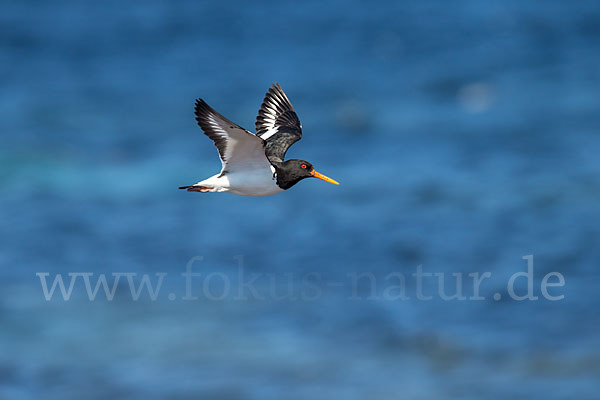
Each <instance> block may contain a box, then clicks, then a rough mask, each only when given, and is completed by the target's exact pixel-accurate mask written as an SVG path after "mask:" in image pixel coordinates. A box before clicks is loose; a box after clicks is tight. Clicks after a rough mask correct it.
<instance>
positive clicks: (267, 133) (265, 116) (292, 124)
mask: <svg viewBox="0 0 600 400" xmlns="http://www.w3.org/2000/svg"><path fill="white" fill-rule="evenodd" d="M256 135H257V136H259V137H260V138H261V139H263V140H264V141H265V142H266V143H265V153H266V154H267V158H268V159H269V160H270V161H276V162H283V159H284V157H285V153H286V152H287V150H288V148H289V147H290V146H291V145H293V144H294V143H296V142H297V141H298V140H300V139H301V138H302V124H301V123H300V120H299V119H298V116H297V115H296V111H294V107H292V104H291V103H290V100H289V99H288V98H287V96H286V95H285V93H284V92H283V89H282V88H281V86H279V84H278V83H276V84H274V85H273V86H271V88H270V89H269V91H268V92H267V94H266V95H265V99H264V100H263V103H262V105H261V106H260V110H259V111H258V116H257V117H256Z"/></svg>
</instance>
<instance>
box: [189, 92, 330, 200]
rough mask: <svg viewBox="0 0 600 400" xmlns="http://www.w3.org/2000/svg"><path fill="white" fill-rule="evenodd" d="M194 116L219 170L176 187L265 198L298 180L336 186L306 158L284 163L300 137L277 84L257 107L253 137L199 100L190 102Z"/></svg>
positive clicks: (297, 124) (295, 118)
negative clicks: (213, 150)
mask: <svg viewBox="0 0 600 400" xmlns="http://www.w3.org/2000/svg"><path fill="white" fill-rule="evenodd" d="M195 114H196V121H198V125H200V128H202V130H203V131H204V133H205V134H206V136H208V137H209V138H210V139H212V140H213V141H214V142H215V146H216V147H217V149H218V150H219V157H220V158H221V164H222V167H221V172H219V173H218V174H216V175H214V176H211V177H210V178H208V179H205V180H203V181H200V182H198V183H196V184H194V185H190V186H181V187H180V188H179V189H187V191H188V192H201V193H206V192H229V193H234V194H237V195H241V196H268V195H271V194H275V193H279V192H282V191H284V190H287V189H289V188H291V187H292V186H294V185H295V184H296V183H298V182H300V181H301V180H302V179H304V178H311V177H312V178H319V179H322V180H324V181H326V182H330V183H334V184H336V185H339V183H338V182H336V181H334V180H333V179H331V178H328V177H326V176H325V175H323V174H321V173H319V172H317V171H315V169H314V167H313V165H312V164H311V163H309V162H308V161H304V160H287V161H284V158H285V153H286V152H287V150H288V149H289V147H290V146H291V145H293V144H294V143H296V142H297V141H298V140H300V139H301V138H302V124H301V123H300V120H299V119H298V116H297V115H296V111H294V107H292V104H291V103H290V100H289V99H288V98H287V96H286V95H285V93H284V92H283V89H281V86H279V84H278V83H275V84H274V85H273V86H271V88H270V89H269V91H268V92H267V93H266V95H265V99H264V100H263V103H262V105H261V107H260V110H259V111H258V116H257V117H256V135H255V134H253V133H252V132H250V131H247V130H246V129H244V128H242V127H240V126H239V125H236V124H234V123H233V122H231V121H230V120H228V119H227V118H225V117H224V116H222V115H221V114H219V113H218V112H216V111H215V110H213V109H212V108H211V107H210V106H209V105H208V104H206V103H205V102H204V100H202V99H198V100H196V107H195Z"/></svg>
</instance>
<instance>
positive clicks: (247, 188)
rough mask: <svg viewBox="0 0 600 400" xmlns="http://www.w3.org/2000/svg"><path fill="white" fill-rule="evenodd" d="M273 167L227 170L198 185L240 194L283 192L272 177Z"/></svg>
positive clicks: (217, 190) (258, 194)
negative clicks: (221, 174)
mask: <svg viewBox="0 0 600 400" xmlns="http://www.w3.org/2000/svg"><path fill="white" fill-rule="evenodd" d="M272 168H273V167H271V166H270V165H269V167H268V168H255V169H249V170H243V171H239V170H238V171H233V172H227V173H226V174H225V175H223V176H218V175H215V176H212V177H210V178H208V179H206V180H204V181H202V182H198V185H203V186H209V187H212V188H214V189H215V190H214V191H215V192H229V193H234V194H237V195H240V196H268V195H271V194H275V193H280V192H283V189H282V188H280V187H279V186H277V181H276V179H275V178H274V177H273V171H274V170H273V169H272Z"/></svg>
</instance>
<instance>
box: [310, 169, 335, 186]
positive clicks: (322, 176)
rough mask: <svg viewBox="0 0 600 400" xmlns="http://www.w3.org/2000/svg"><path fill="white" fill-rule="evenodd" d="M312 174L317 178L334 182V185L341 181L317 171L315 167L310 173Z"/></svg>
mask: <svg viewBox="0 0 600 400" xmlns="http://www.w3.org/2000/svg"><path fill="white" fill-rule="evenodd" d="M310 174H311V175H312V176H314V177H315V178H319V179H322V180H324V181H325V182H329V183H333V184H334V185H339V184H340V183H339V182H337V181H334V180H333V179H331V178H329V177H327V176H325V175H323V174H321V173H319V172H317V171H315V170H314V169H313V170H312V172H311V173H310Z"/></svg>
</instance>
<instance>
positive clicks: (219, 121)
mask: <svg viewBox="0 0 600 400" xmlns="http://www.w3.org/2000/svg"><path fill="white" fill-rule="evenodd" d="M195 114H196V121H198V125H200V128H202V130H203V131H204V133H205V134H206V136H208V137H209V138H211V139H212V140H213V141H214V142H215V146H217V149H218V150H219V157H220V158H221V163H222V164H223V167H222V169H221V175H223V174H224V173H226V172H231V171H234V170H245V169H251V168H253V167H264V166H265V164H267V165H268V163H269V161H268V160H267V158H266V156H265V149H264V143H265V142H264V141H263V140H262V139H261V138H260V137H258V136H255V135H253V134H252V132H249V131H247V130H245V129H244V128H242V127H241V126H238V125H236V124H234V123H233V122H231V121H230V120H228V119H227V118H225V117H224V116H222V115H221V114H219V113H218V112H216V111H215V110H213V109H212V107H210V106H209V105H208V104H206V103H205V102H204V100H202V99H198V100H196V107H195Z"/></svg>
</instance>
